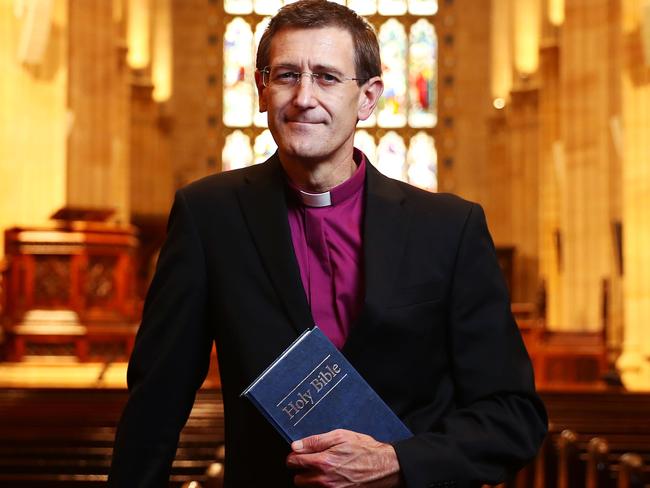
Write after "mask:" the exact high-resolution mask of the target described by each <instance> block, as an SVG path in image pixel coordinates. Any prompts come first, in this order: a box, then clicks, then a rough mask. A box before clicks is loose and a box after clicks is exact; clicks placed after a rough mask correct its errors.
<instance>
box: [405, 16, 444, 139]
mask: <svg viewBox="0 0 650 488" xmlns="http://www.w3.org/2000/svg"><path fill="white" fill-rule="evenodd" d="M409 41H410V42H409V55H410V56H409V61H410V65H409V115H408V121H409V125H410V126H412V127H433V126H434V125H436V109H435V107H436V52H437V49H436V35H435V31H434V29H433V25H432V24H431V23H430V22H428V21H427V20H425V19H420V20H418V21H417V22H416V23H415V24H413V26H412V27H411V33H410V35H409Z"/></svg>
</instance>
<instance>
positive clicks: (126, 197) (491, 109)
mask: <svg viewBox="0 0 650 488" xmlns="http://www.w3.org/2000/svg"><path fill="white" fill-rule="evenodd" d="M284 3H289V2H288V1H287V0H285V1H284V2H283V1H282V0H263V1H262V0H2V1H0V72H1V73H2V76H1V77H0V86H1V90H0V485H2V486H7V487H14V486H15V487H39V486H54V487H64V486H70V487H86V486H99V485H102V484H103V483H105V481H106V477H107V472H108V467H109V465H110V458H111V445H112V440H113V436H114V432H115V425H116V423H117V420H118V417H119V414H120V411H121V408H122V407H123V405H124V402H125V399H126V396H127V391H126V365H127V361H128V357H129V353H130V351H131V349H132V347H133V341H134V337H135V333H136V331H137V327H138V325H139V317H140V314H141V311H142V305H143V302H144V298H145V295H146V290H147V287H148V284H149V282H150V279H151V276H152V273H153V269H154V267H155V263H156V258H157V253H158V251H159V249H160V246H161V245H162V242H163V241H164V238H165V229H166V223H167V217H168V213H169V209H170V206H171V202H172V199H173V196H174V192H175V190H176V189H178V188H180V187H182V186H184V185H186V184H188V183H190V182H192V181H194V180H196V179H198V178H201V177H203V176H205V175H208V174H211V173H215V172H220V171H227V170H231V169H235V168H239V167H243V166H248V165H252V164H257V163H260V162H262V161H264V160H265V159H267V158H268V157H269V156H270V155H271V154H273V152H274V151H275V144H274V141H273V139H272V137H271V135H270V132H269V130H268V129H267V127H266V125H267V124H266V119H265V114H262V113H260V112H259V111H258V105H257V100H256V97H255V94H256V89H255V84H254V78H253V77H254V53H255V46H256V43H257V42H258V41H259V38H260V36H261V33H262V31H263V29H264V28H265V26H266V23H267V22H268V19H269V16H271V15H273V14H274V13H275V12H276V11H277V9H278V8H280V7H281V6H282V5H283V4H284ZM338 3H342V4H347V5H348V6H349V7H350V8H352V9H354V10H355V11H357V12H358V13H359V14H360V15H363V16H364V17H365V18H367V19H368V21H369V22H370V23H371V24H372V25H373V26H374V28H375V30H376V32H377V33H378V38H379V42H380V47H381V53H382V64H383V79H384V83H385V87H386V88H385V92H384V95H383V97H382V99H381V100H380V102H379V105H378V107H377V110H376V112H375V114H374V115H373V117H372V118H371V119H369V120H368V121H365V122H363V123H360V124H359V126H358V130H357V133H356V136H355V145H356V146H357V147H359V148H361V149H362V150H363V151H364V152H365V153H366V154H367V155H368V157H369V160H370V161H371V162H373V163H374V164H375V166H377V168H378V169H379V170H380V171H382V172H383V173H385V174H387V175H389V176H391V177H393V178H397V179H401V180H403V181H407V182H410V183H412V184H414V185H417V186H420V187H422V188H424V189H426V190H429V191H438V192H451V193H455V194H458V195H460V196H462V197H463V198H466V199H468V200H472V201H475V202H478V203H480V204H481V205H482V206H483V208H484V209H485V212H486V215H487V219H488V225H489V227H490V231H491V233H492V237H493V240H494V243H495V246H496V249H497V255H498V257H499V260H500V264H501V267H502V270H503V272H504V275H505V278H506V281H507V283H508V285H509V289H510V294H511V298H512V311H513V314H514V316H515V319H516V321H517V324H518V326H519V329H520V331H521V333H522V336H523V338H524V341H525V343H526V347H527V349H528V352H529V355H530V356H531V359H532V361H533V364H534V368H535V378H536V383H537V388H538V390H539V391H540V394H541V396H542V398H543V400H544V401H545V403H546V406H547V409H548V412H549V435H548V437H547V439H546V441H545V444H544V446H543V448H542V450H541V451H540V453H539V455H538V457H537V459H536V460H535V461H534V462H533V463H532V464H530V465H529V466H527V467H526V468H524V469H523V470H522V471H520V472H519V474H518V475H517V477H516V478H515V479H513V480H511V481H508V482H507V484H506V485H504V486H509V487H514V486H516V487H536V488H541V487H551V486H553V487H554V486H559V487H563V488H569V487H584V486H588V487H606V486H607V487H613V486H617V487H644V486H645V487H647V486H650V323H649V322H646V320H649V319H650V278H649V277H650V0H480V1H476V0H408V1H407V0H347V1H346V0H339V1H338ZM214 359H215V357H214V353H213V360H214ZM179 367H182V365H179ZM226 448H227V446H223V408H222V404H221V397H220V394H219V374H218V368H217V366H216V361H213V366H212V367H211V372H210V375H209V377H208V379H207V380H206V382H205V384H204V386H203V388H202V389H201V390H200V392H199V394H198V396H197V401H196V404H195V407H194V410H193V411H192V414H191V416H190V419H189V421H188V423H187V425H186V427H185V430H184V431H183V434H182V435H181V439H180V444H179V449H178V452H177V456H176V460H175V461H174V465H173V472H172V477H171V483H172V486H178V487H180V486H185V487H189V486H194V487H198V486H203V487H217V486H221V484H220V483H221V482H222V481H221V480H222V477H223V467H222V464H221V461H222V460H223V453H224V449H226Z"/></svg>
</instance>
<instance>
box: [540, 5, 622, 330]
mask: <svg viewBox="0 0 650 488" xmlns="http://www.w3.org/2000/svg"><path fill="white" fill-rule="evenodd" d="M609 4H610V2H609V0H567V2H566V20H565V23H564V25H563V28H562V32H561V36H560V39H561V40H560V48H561V52H560V90H561V96H560V117H561V139H562V140H563V142H564V150H565V151H564V158H563V159H564V161H565V163H566V164H565V168H564V169H563V170H562V171H563V172H565V174H566V185H563V187H562V188H560V195H559V198H560V199H561V201H562V202H565V203H563V204H562V205H561V209H562V210H561V211H562V215H561V216H560V223H561V225H560V232H559V234H558V238H559V242H561V249H562V270H561V273H562V278H561V282H562V283H561V287H560V290H559V292H560V293H562V298H561V300H562V303H563V304H564V306H563V307H562V310H561V312H560V313H559V314H558V315H559V316H558V322H557V323H554V324H550V325H551V327H552V328H555V329H564V330H578V331H597V330H599V329H602V326H603V324H602V306H603V303H602V287H603V280H605V279H608V278H610V277H611V275H612V273H614V272H615V270H614V248H613V240H612V232H611V224H612V223H611V221H610V209H611V206H612V204H613V203H612V200H613V199H612V194H611V189H610V185H609V178H610V171H611V166H612V153H611V146H610V141H611V137H610V120H611V117H612V115H613V109H612V107H611V105H610V101H611V100H612V87H611V86H610V76H611V72H610V69H609V65H608V63H609V62H610V60H609V59H608V57H607V53H608V52H609V47H610V41H611V32H610V27H611V22H610V18H609V15H610V9H609ZM550 293H554V290H550V292H549V294H550Z"/></svg>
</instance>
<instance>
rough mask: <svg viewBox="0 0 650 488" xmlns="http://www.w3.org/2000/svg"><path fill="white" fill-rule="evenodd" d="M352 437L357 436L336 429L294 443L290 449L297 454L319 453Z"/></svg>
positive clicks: (350, 432) (347, 431) (353, 433)
mask: <svg viewBox="0 0 650 488" xmlns="http://www.w3.org/2000/svg"><path fill="white" fill-rule="evenodd" d="M354 435H358V434H356V433H355V432H352V431H349V430H343V429H336V430H332V431H330V432H325V433H324V434H317V435H312V436H309V437H305V438H304V439H300V440H298V441H295V442H293V443H292V444H291V449H292V450H293V451H295V452H299V453H308V452H321V451H325V450H326V449H329V448H330V447H332V446H336V445H337V444H341V443H342V442H345V441H346V439H349V438H350V436H354Z"/></svg>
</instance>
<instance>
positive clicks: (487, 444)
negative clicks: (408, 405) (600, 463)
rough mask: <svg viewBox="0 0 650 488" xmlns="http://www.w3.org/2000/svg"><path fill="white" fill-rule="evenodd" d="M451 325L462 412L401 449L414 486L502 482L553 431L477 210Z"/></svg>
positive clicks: (458, 271)
mask: <svg viewBox="0 0 650 488" xmlns="http://www.w3.org/2000/svg"><path fill="white" fill-rule="evenodd" d="M448 327H449V329H448V338H449V344H448V347H449V349H450V364H449V368H450V370H451V378H452V380H453V384H454V389H455V410H453V411H452V412H451V413H450V414H449V415H447V416H446V417H445V418H443V419H442V421H441V422H440V423H439V424H438V425H437V426H435V428H434V429H432V431H430V432H424V433H417V434H416V435H415V436H414V437H412V438H409V439H406V440H404V441H401V442H397V443H395V444H394V447H395V451H396V453H397V456H398V459H399V463H400V468H401V472H402V475H403V479H404V481H405V483H406V486H408V487H409V488H416V487H417V488H420V487H452V486H455V487H472V486H480V485H481V484H482V483H490V484H497V483H499V482H501V481H503V480H504V479H505V478H507V477H508V476H509V475H511V474H513V473H514V472H515V471H516V470H517V469H519V468H520V467H522V466H523V465H524V464H525V463H526V462H527V461H529V460H531V459H532V458H533V457H534V456H535V454H536V452H537V450H538V448H539V446H540V445H541V442H542V440H543V438H544V436H545V434H546V430H547V417H546V412H545V409H544V406H543V404H542V402H541V400H540V399H539V397H538V396H537V394H536V393H535V385H534V378H533V371H532V366H531V363H530V359H529V357H528V354H527V352H526V349H525V347H524V344H523V341H522V339H521V335H520V333H519V330H518V328H517V325H516V324H515V322H514V319H513V317H512V314H511V311H510V300H509V297H508V291H507V288H506V285H505V281H504V279H503V275H502V273H501V271H500V268H499V265H498V261H497V258H496V253H495V250H494V245H493V243H492V239H491V237H490V234H489V232H488V229H487V224H486V222H485V215H484V213H483V210H482V209H481V207H480V206H478V205H472V207H471V208H470V211H469V213H468V214H467V217H466V221H465V225H464V229H463V232H462V237H461V241H460V244H459V246H458V250H457V256H456V263H455V266H454V271H453V277H452V284H451V292H450V298H449V323H448Z"/></svg>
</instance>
